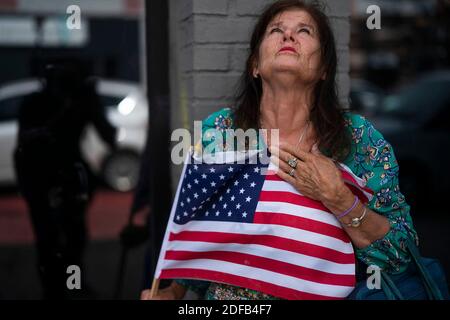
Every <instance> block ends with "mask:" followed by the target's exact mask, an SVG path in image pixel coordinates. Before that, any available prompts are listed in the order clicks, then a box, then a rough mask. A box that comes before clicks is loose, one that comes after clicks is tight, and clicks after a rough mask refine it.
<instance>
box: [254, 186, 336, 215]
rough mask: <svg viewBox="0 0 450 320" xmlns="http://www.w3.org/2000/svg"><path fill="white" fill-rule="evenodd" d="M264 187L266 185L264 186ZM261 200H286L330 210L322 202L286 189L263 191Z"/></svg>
mask: <svg viewBox="0 0 450 320" xmlns="http://www.w3.org/2000/svg"><path fill="white" fill-rule="evenodd" d="M263 188H264V187H263ZM259 201H272V202H286V203H292V204H296V205H301V206H304V207H308V208H313V209H318V210H323V211H328V209H327V208H326V207H325V206H324V205H323V204H322V203H320V202H318V201H314V200H312V199H310V198H307V197H304V196H301V195H299V194H294V193H290V192H284V191H270V192H266V191H264V189H263V190H262V191H261V195H260V198H259Z"/></svg>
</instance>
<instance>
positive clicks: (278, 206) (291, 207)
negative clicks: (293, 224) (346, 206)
mask: <svg viewBox="0 0 450 320" xmlns="http://www.w3.org/2000/svg"><path fill="white" fill-rule="evenodd" d="M256 212H269V213H274V214H277V213H283V214H289V215H293V216H296V217H300V218H305V219H310V220H314V221H319V222H323V223H326V224H329V225H332V226H335V227H337V228H339V229H342V226H341V224H340V223H339V221H338V220H337V218H336V217H335V216H334V215H333V214H331V213H329V212H326V211H322V210H318V209H313V208H308V207H304V206H299V205H296V204H291V203H286V202H272V201H260V202H258V205H257V206H256Z"/></svg>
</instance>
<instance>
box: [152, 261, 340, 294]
mask: <svg viewBox="0 0 450 320" xmlns="http://www.w3.org/2000/svg"><path fill="white" fill-rule="evenodd" d="M176 278H183V279H210V281H215V282H218V283H227V284H232V285H235V286H238V287H244V288H248V289H252V290H256V291H261V292H264V291H270V292H272V295H274V296H277V297H279V298H283V299H290V300H330V299H334V300H343V299H345V297H341V298H336V297H330V296H324V295H318V294H311V293H306V292H302V291H298V290H296V289H291V288H286V287H282V286H278V285H276V284H274V283H273V282H267V281H261V280H255V279H248V278H247V277H242V276H239V275H234V274H228V273H224V272H219V271H214V270H213V271H211V270H202V269H188V268H177V269H164V270H162V272H161V276H160V279H176Z"/></svg>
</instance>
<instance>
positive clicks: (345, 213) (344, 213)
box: [337, 196, 359, 219]
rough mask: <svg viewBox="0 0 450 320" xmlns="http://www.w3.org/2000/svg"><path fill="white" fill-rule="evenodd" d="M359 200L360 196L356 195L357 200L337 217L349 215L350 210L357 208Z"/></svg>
mask: <svg viewBox="0 0 450 320" xmlns="http://www.w3.org/2000/svg"><path fill="white" fill-rule="evenodd" d="M358 202H359V198H358V197H357V196H355V201H354V202H353V205H352V206H351V207H350V208H349V209H348V210H346V211H344V212H342V213H340V214H339V215H338V216H337V217H338V219H341V218H343V217H345V216H346V215H348V214H349V213H350V212H352V210H353V209H355V207H356V205H357V204H358Z"/></svg>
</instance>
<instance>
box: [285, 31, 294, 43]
mask: <svg viewBox="0 0 450 320" xmlns="http://www.w3.org/2000/svg"><path fill="white" fill-rule="evenodd" d="M288 40H290V41H292V42H295V38H294V37H293V36H292V30H291V29H286V30H285V31H284V34H283V41H288Z"/></svg>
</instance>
